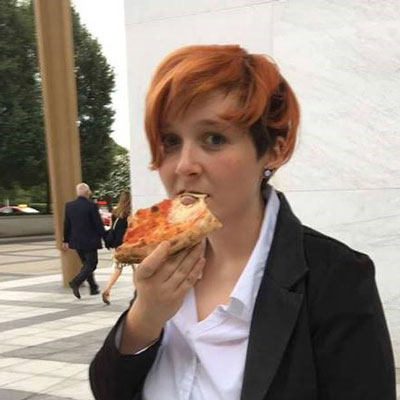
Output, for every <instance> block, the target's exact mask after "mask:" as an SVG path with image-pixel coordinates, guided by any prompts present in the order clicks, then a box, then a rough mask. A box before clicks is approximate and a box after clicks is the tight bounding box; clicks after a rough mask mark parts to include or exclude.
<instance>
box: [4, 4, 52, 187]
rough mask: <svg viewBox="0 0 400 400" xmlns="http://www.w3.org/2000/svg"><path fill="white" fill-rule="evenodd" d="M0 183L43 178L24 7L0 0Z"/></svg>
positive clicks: (37, 98)
mask: <svg viewBox="0 0 400 400" xmlns="http://www.w3.org/2000/svg"><path fill="white" fill-rule="evenodd" d="M0 55H1V56H0V168H1V181H0V182H1V186H2V187H3V190H4V189H11V188H12V187H13V186H14V185H18V186H21V187H29V186H35V185H38V184H40V183H41V182H43V181H45V180H46V179H47V169H46V151H45V145H44V134H43V115H42V106H41V95H40V84H39V75H38V66H37V60H36V54H35V43H34V27H33V19H32V17H31V13H30V10H29V9H28V8H27V7H18V4H17V2H16V0H1V1H0Z"/></svg>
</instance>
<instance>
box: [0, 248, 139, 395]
mask: <svg viewBox="0 0 400 400" xmlns="http://www.w3.org/2000/svg"><path fill="white" fill-rule="evenodd" d="M109 254H110V253H109V252H108V251H107V250H101V251H100V253H99V268H98V270H97V271H96V279H97V281H98V283H99V285H100V286H101V287H102V286H104V285H105V282H106V280H107V278H108V273H109V265H110V261H109V257H110V255H109ZM60 270H61V267H60V261H59V257H58V251H57V250H56V249H55V246H54V241H40V242H24V243H15V242H14V243H10V242H7V241H1V242H0V399H1V400H23V399H29V400H34V399H35V400H36V399H41V400H56V399H57V400H66V399H76V400H90V399H93V396H92V394H91V392H90V389H89V384H88V364H89V362H90V360H91V359H92V358H93V356H94V354H95V352H96V351H97V350H98V349H99V347H100V346H101V344H102V342H103V340H104V338H105V335H106V334H107V332H108V331H109V330H110V327H111V326H112V325H113V324H114V323H115V321H116V319H117V317H118V316H119V315H120V313H121V312H122V311H123V310H124V309H125V308H126V307H127V305H128V303H129V300H130V299H131V296H132V285H131V282H132V272H131V271H130V270H128V269H127V270H126V271H124V272H123V274H122V276H121V278H120V280H119V281H118V282H117V283H116V285H115V287H114V288H113V292H112V298H111V301H112V304H111V305H110V306H106V305H104V304H103V303H102V301H101V297H100V296H99V295H97V296H90V295H89V288H88V287H87V286H86V287H83V288H82V289H81V294H82V299H81V300H78V299H75V298H74V297H73V296H72V294H71V290H70V289H64V288H62V285H61V281H62V278H61V274H60V272H59V271H60Z"/></svg>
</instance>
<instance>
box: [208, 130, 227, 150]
mask: <svg viewBox="0 0 400 400" xmlns="http://www.w3.org/2000/svg"><path fill="white" fill-rule="evenodd" d="M204 141H205V143H206V144H207V145H208V146H211V147H219V146H221V145H223V144H225V143H226V138H225V136H224V135H221V134H220V133H214V132H210V133H207V134H206V137H205V139H204Z"/></svg>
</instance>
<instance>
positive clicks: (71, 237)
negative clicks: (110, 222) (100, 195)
mask: <svg viewBox="0 0 400 400" xmlns="http://www.w3.org/2000/svg"><path fill="white" fill-rule="evenodd" d="M104 234H105V230H104V226H103V223H102V221H101V217H100V214H99V209H98V208H97V205H96V204H94V203H93V202H91V201H90V200H89V199H87V198H86V197H83V196H79V197H77V198H76V199H75V200H73V201H70V202H68V203H66V204H65V217H64V240H63V242H66V243H68V245H69V247H70V248H71V249H78V250H96V249H101V247H102V245H101V238H102V237H103V236H104Z"/></svg>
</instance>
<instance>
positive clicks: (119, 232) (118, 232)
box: [111, 215, 128, 248]
mask: <svg viewBox="0 0 400 400" xmlns="http://www.w3.org/2000/svg"><path fill="white" fill-rule="evenodd" d="M116 220H117V217H116V216H115V215H112V217H111V227H112V229H113V230H114V243H113V246H112V247H113V248H117V247H118V246H120V245H121V244H122V240H123V238H124V234H125V231H126V229H127V227H128V218H127V217H125V218H118V221H117V223H116V224H115V226H114V223H115V221H116Z"/></svg>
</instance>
